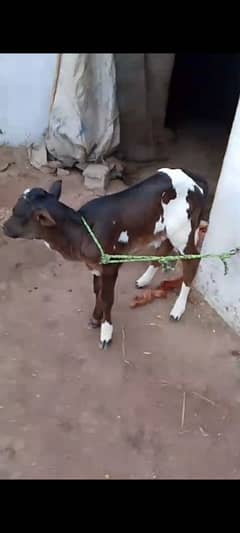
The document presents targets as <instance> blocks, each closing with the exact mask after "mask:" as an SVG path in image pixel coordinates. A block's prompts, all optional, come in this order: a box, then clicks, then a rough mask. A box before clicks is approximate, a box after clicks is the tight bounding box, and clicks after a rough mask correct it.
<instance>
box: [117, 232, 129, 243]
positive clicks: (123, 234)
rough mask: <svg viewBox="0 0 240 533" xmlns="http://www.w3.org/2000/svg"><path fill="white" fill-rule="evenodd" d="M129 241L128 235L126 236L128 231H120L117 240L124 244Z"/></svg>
mask: <svg viewBox="0 0 240 533" xmlns="http://www.w3.org/2000/svg"><path fill="white" fill-rule="evenodd" d="M128 241H129V237H128V232H127V231H121V233H120V235H119V237H118V242H122V243H124V244H127V243H128Z"/></svg>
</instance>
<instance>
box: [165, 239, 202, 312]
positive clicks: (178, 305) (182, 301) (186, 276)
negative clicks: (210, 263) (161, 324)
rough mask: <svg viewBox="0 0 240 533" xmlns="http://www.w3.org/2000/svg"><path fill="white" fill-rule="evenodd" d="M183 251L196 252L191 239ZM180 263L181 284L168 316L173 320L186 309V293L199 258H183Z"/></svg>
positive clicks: (187, 252)
mask: <svg viewBox="0 0 240 533" xmlns="http://www.w3.org/2000/svg"><path fill="white" fill-rule="evenodd" d="M184 253H185V254H198V250H197V248H196V246H195V244H194V241H193V239H192V240H191V243H189V244H188V245H187V246H186V249H185V250H184ZM182 265H183V281H182V286H181V290H180V294H179V296H178V298H177V300H176V302H175V304H174V306H173V308H172V310H171V313H170V318H171V319H173V320H180V318H181V316H182V315H183V313H184V311H185V309H186V305H187V300H188V295H189V292H190V290H191V284H192V282H193V280H194V277H195V274H196V272H197V268H198V265H199V259H190V260H188V259H186V260H183V261H182Z"/></svg>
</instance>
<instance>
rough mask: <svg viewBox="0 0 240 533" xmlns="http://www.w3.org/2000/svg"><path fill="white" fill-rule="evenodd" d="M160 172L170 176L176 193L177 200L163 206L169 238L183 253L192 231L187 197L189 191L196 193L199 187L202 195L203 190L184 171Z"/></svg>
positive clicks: (170, 170) (162, 169) (169, 169)
mask: <svg viewBox="0 0 240 533" xmlns="http://www.w3.org/2000/svg"><path fill="white" fill-rule="evenodd" d="M158 172H164V173H165V174H167V175H168V176H169V178H170V179H171V181H172V186H173V188H174V189H175V191H176V198H174V199H172V200H170V202H169V203H168V204H164V203H163V204H162V207H163V216H164V223H165V224H164V225H165V229H166V233H167V237H168V238H169V240H170V241H171V243H172V245H173V246H174V248H176V250H178V251H179V252H181V253H183V252H184V250H185V248H186V245H187V242H188V239H189V235H190V233H191V230H192V226H191V220H190V219H189V218H188V213H187V211H188V209H189V203H188V202H187V196H188V193H189V191H194V187H198V188H199V190H200V191H201V193H202V189H201V188H200V187H199V186H198V185H197V184H196V183H195V182H194V181H193V180H192V179H191V178H190V177H189V176H188V175H187V174H186V173H185V172H183V170H180V169H171V168H161V169H159V170H158Z"/></svg>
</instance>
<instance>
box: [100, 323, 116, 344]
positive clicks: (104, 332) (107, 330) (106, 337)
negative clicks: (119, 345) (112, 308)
mask: <svg viewBox="0 0 240 533" xmlns="http://www.w3.org/2000/svg"><path fill="white" fill-rule="evenodd" d="M112 334H113V325H112V324H109V322H107V320H105V322H103V323H102V325H101V333H100V341H101V343H104V342H106V343H107V344H108V343H109V342H110V341H111V340H112Z"/></svg>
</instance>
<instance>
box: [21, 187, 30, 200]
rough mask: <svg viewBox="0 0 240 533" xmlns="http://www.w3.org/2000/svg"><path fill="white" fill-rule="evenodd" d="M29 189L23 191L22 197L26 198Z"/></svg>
mask: <svg viewBox="0 0 240 533" xmlns="http://www.w3.org/2000/svg"><path fill="white" fill-rule="evenodd" d="M30 190H31V189H25V191H23V197H24V198H27V195H28V193H29V192H30Z"/></svg>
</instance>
